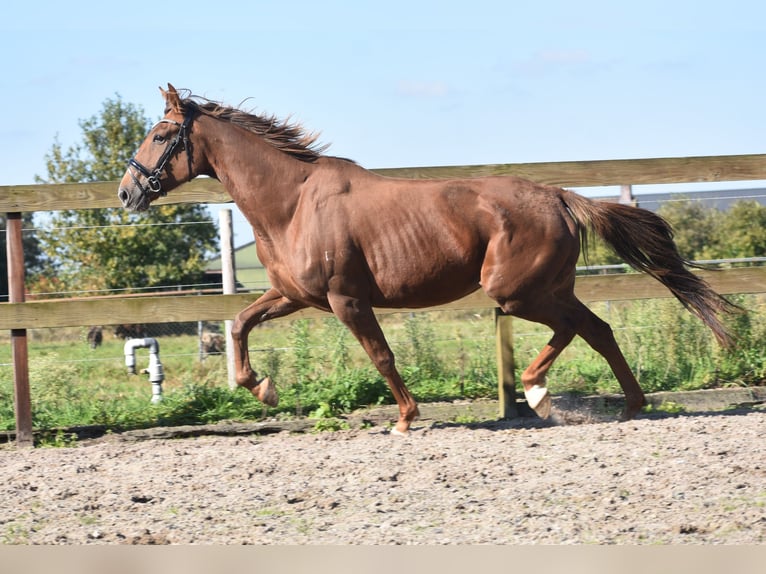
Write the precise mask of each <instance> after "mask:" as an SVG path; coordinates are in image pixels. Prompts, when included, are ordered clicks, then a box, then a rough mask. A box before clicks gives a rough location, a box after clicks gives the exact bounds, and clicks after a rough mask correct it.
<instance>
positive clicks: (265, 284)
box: [205, 241, 270, 291]
mask: <svg viewBox="0 0 766 574" xmlns="http://www.w3.org/2000/svg"><path fill="white" fill-rule="evenodd" d="M205 275H207V276H208V277H210V278H215V277H216V276H217V277H218V279H217V280H216V281H215V282H216V283H219V284H220V283H222V280H221V256H220V255H219V256H217V257H215V258H213V259H211V260H210V261H208V263H207V266H206V267H205ZM234 275H235V280H236V283H237V290H243V291H265V290H266V289H268V288H269V286H270V284H269V279H268V277H267V276H266V269H265V268H264V267H263V264H262V263H261V262H260V260H259V259H258V254H257V253H256V252H255V241H251V242H250V243H246V244H245V245H242V246H240V247H236V248H235V249H234Z"/></svg>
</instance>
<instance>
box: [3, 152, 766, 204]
mask: <svg viewBox="0 0 766 574" xmlns="http://www.w3.org/2000/svg"><path fill="white" fill-rule="evenodd" d="M372 171H373V172H375V173H378V174H380V175H384V176H387V177H405V178H412V179H427V178H462V177H479V176H486V175H515V176H519V177H524V178H527V179H531V180H532V181H536V182H539V183H545V184H548V185H558V186H563V187H590V186H601V185H623V184H634V185H639V184H657V183H691V182H716V181H749V180H761V179H766V154H751V155H729V156H711V157H700V156H698V157H675V158H649V159H621V160H598V161H566V162H538V163H506V164H489V165H464V166H438V167H411V168H384V169H373V170H372ZM117 185H118V182H114V181H112V182H96V183H71V184H40V185H16V186H0V213H2V212H16V211H23V212H32V211H54V210H61V209H87V208H99V207H119V206H120V204H119V201H118V200H117ZM230 201H231V198H230V197H229V195H228V194H227V193H226V191H225V190H224V189H223V186H222V185H221V184H220V183H219V182H218V181H216V180H214V179H210V178H204V177H202V178H197V179H195V180H193V181H191V182H189V183H186V184H184V185H182V186H181V187H179V188H178V189H176V190H174V191H172V192H171V193H170V194H168V196H167V197H165V198H162V199H160V200H158V201H157V203H158V204H167V203H228V202H230Z"/></svg>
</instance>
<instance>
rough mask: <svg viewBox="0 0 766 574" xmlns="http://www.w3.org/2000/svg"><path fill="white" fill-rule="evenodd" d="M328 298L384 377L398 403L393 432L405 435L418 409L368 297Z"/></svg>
mask: <svg viewBox="0 0 766 574" xmlns="http://www.w3.org/2000/svg"><path fill="white" fill-rule="evenodd" d="M327 299H328V301H329V303H330V307H331V308H332V311H333V313H335V316H336V317H338V319H340V321H341V322H342V323H343V324H344V325H346V327H348V329H349V330H350V331H351V332H352V333H353V334H354V336H355V337H356V338H357V340H358V341H359V342H360V343H361V344H362V347H364V350H365V351H366V352H367V355H368V356H369V357H370V359H371V360H372V362H373V364H374V365H375V367H376V368H377V369H378V371H379V372H380V374H381V375H383V377H384V378H385V379H386V382H387V383H388V386H389V388H390V389H391V393H392V394H393V395H394V399H395V400H396V404H397V405H399V420H398V421H397V422H396V427H395V428H394V430H393V431H392V433H394V434H399V435H406V434H407V433H408V431H409V429H410V423H412V421H413V420H414V419H415V417H417V416H419V415H420V412H419V411H418V405H417V403H416V402H415V399H414V398H413V396H412V394H410V391H409V390H408V389H407V387H406V386H405V385H404V381H402V377H401V376H400V375H399V371H397V370H396V365H395V363H394V353H393V351H391V348H390V347H389V346H388V343H387V342H386V339H385V337H384V335H383V331H382V330H381V328H380V325H379V324H378V320H377V319H376V318H375V313H374V312H373V310H372V306H371V305H370V304H369V302H367V301H363V300H361V299H358V298H355V297H350V296H346V295H339V294H329V295H328V297H327Z"/></svg>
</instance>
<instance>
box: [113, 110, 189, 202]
mask: <svg viewBox="0 0 766 574" xmlns="http://www.w3.org/2000/svg"><path fill="white" fill-rule="evenodd" d="M191 122H192V112H191V111H187V112H186V114H185V115H184V121H183V123H178V122H177V121H175V120H170V119H161V120H160V121H158V122H157V124H163V123H164V124H173V125H174V126H178V127H179V130H178V133H177V134H176V136H175V137H174V138H173V139H172V140H171V141H170V144H169V145H168V146H167V147H166V148H165V151H164V152H162V155H161V156H160V159H159V160H157V165H156V166H155V167H154V169H152V170H150V169H149V168H147V167H146V166H145V165H143V164H142V163H141V162H139V161H138V160H136V158H135V157H132V158H130V161H128V173H129V174H130V177H131V179H132V180H133V183H135V184H136V186H137V187H138V188H139V189H140V190H141V192H142V193H144V194H146V193H147V192H149V191H151V192H154V193H158V194H159V195H160V197H164V196H166V195H167V194H168V192H167V191H165V190H163V189H162V183H161V182H160V177H161V176H162V173H163V172H164V171H165V167H166V166H167V163H168V161H169V160H170V158H171V157H172V156H173V154H174V153H175V151H176V148H177V147H178V144H180V143H183V149H184V150H185V151H186V159H187V161H188V162H189V174H191V172H192V157H191V149H190V147H189V126H190V125H191ZM157 124H154V126H152V129H154V127H156V126H157ZM131 168H135V169H136V170H138V172H139V173H141V175H143V176H144V177H145V178H146V182H147V184H148V188H146V187H144V186H143V185H142V184H141V182H140V181H139V180H138V178H137V177H136V175H135V173H134V172H133V169H131Z"/></svg>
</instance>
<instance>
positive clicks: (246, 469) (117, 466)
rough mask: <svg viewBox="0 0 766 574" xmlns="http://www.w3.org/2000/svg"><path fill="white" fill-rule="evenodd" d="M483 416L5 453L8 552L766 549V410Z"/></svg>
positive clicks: (0, 487) (0, 534) (0, 480)
mask: <svg viewBox="0 0 766 574" xmlns="http://www.w3.org/2000/svg"><path fill="white" fill-rule="evenodd" d="M426 412H428V411H427V410H426ZM365 416H366V417H367V418H366V419H365V420H367V421H368V423H367V424H370V423H369V421H370V417H373V418H374V413H367V415H365ZM362 418H364V417H362ZM474 418H476V419H477V420H476V422H470V421H469V422H455V421H452V422H450V421H434V420H425V421H421V422H419V423H418V424H416V425H415V429H414V430H413V432H412V433H411V434H410V436H409V437H407V438H404V439H401V438H397V437H393V436H391V435H390V434H389V433H388V432H387V430H386V427H385V426H384V425H382V424H378V423H377V422H375V421H372V422H373V424H374V426H372V427H369V428H362V426H363V425H361V426H359V427H356V428H352V429H351V430H344V431H339V432H328V433H309V432H300V433H295V432H289V431H282V432H271V433H270V434H252V433H250V434H239V435H237V434H235V435H233V436H210V435H207V434H204V435H203V436H193V437H191V438H185V439H178V438H163V439H153V440H129V441H128V440H126V438H128V436H120V435H112V436H106V437H104V438H102V439H99V440H94V441H86V442H84V443H81V444H80V445H79V446H77V447H73V448H57V449H40V448H38V449H34V450H17V449H15V448H13V447H12V446H6V447H4V448H2V449H0V458H1V459H2V465H1V466H0V468H1V469H2V470H0V475H1V476H0V543H4V544H142V545H145V544H473V543H481V544H518V543H522V544H526V543H555V544H559V543H565V544H566V543H575V544H586V543H630V544H633V543H636V544H655V543H674V544H677V543H690V544H711V543H722V544H762V543H764V542H765V541H766V540H764V539H765V538H766V456H764V454H765V450H766V449H765V447H764V441H763V436H764V430H766V413H765V412H764V411H763V410H761V408H759V406H758V405H755V406H750V408H740V409H737V410H733V411H727V412H703V413H696V414H688V413H686V414H683V413H682V414H675V415H667V414H661V413H660V414H656V415H645V416H643V417H641V418H639V419H637V420H635V421H632V422H629V423H616V422H613V420H612V419H611V418H610V417H609V416H606V415H604V416H602V415H598V413H596V414H594V413H593V412H591V411H589V410H588V409H580V410H576V409H566V408H562V406H561V405H560V406H559V407H557V417H556V418H555V420H554V421H548V422H543V421H539V420H534V419H517V420H514V421H507V422H506V421H493V420H490V421H481V420H478V419H479V417H478V416H474ZM275 430H278V429H275ZM134 438H135V437H134Z"/></svg>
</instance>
